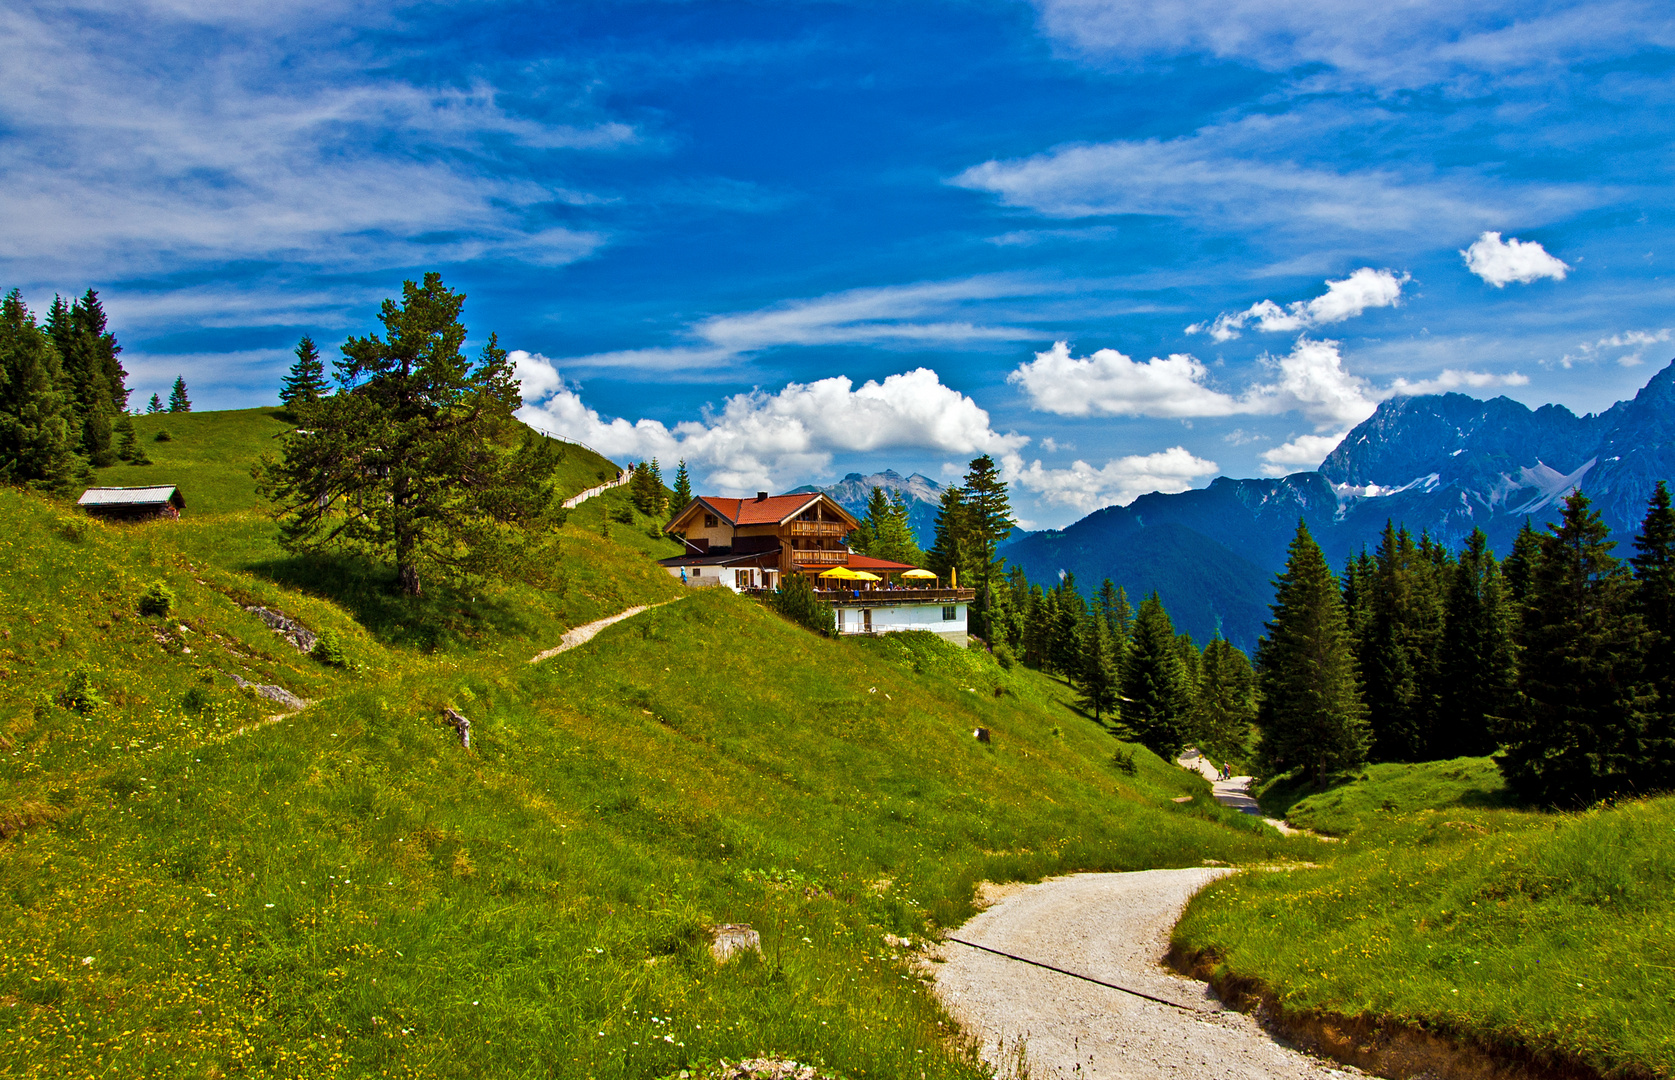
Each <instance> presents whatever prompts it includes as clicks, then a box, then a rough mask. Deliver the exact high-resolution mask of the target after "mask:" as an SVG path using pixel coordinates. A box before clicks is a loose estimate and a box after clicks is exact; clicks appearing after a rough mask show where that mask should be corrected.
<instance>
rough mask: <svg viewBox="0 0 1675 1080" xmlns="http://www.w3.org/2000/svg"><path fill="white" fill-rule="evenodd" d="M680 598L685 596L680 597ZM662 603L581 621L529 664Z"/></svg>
mask: <svg viewBox="0 0 1675 1080" xmlns="http://www.w3.org/2000/svg"><path fill="white" fill-rule="evenodd" d="M681 599H685V598H684V597H681ZM672 603H674V601H673V600H665V601H663V604H672ZM663 604H639V605H637V606H635V607H631V608H628V609H627V610H626V611H619V612H617V613H616V614H615V615H607V616H605V617H604V618H603V619H595V620H593V621H592V622H590V623H583V624H582V625H580V626H572V627H571V628H570V629H568V630H566V631H564V636H563V637H561V638H559V639H558V644H557V645H554V646H553V647H552V648H550V649H548V650H547V651H546V652H538V653H536V654H535V655H534V656H531V657H530V658H529V662H530V663H531V664H539V663H540V662H541V661H543V660H548V659H551V658H552V657H554V656H557V655H558V654H559V653H561V652H567V651H568V650H570V649H574V648H575V647H576V646H577V645H585V644H586V643H588V642H589V641H592V640H593V638H594V635H595V634H597V633H599V631H601V630H603V629H605V627H607V626H609V625H611V624H612V623H619V622H621V621H622V620H624V619H632V618H633V617H634V616H636V615H638V614H639V613H640V612H642V611H650V610H651V609H652V608H656V607H662V606H663Z"/></svg>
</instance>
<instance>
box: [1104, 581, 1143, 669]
mask: <svg viewBox="0 0 1675 1080" xmlns="http://www.w3.org/2000/svg"><path fill="white" fill-rule="evenodd" d="M1099 615H1100V618H1102V619H1104V620H1105V628H1106V629H1107V630H1109V631H1110V632H1111V642H1112V647H1113V648H1115V649H1116V650H1117V655H1118V656H1119V657H1120V656H1121V655H1122V654H1123V652H1124V651H1126V650H1127V648H1128V629H1129V626H1130V625H1131V624H1132V623H1133V622H1134V609H1133V608H1131V607H1129V606H1128V593H1127V592H1126V591H1125V590H1124V589H1123V587H1122V586H1120V585H1112V584H1111V579H1110V578H1106V579H1105V580H1104V582H1102V583H1101V584H1100V586H1099Z"/></svg>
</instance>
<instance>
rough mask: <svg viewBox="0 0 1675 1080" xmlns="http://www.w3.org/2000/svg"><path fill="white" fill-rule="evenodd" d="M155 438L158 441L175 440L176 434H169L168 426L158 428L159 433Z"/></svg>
mask: <svg viewBox="0 0 1675 1080" xmlns="http://www.w3.org/2000/svg"><path fill="white" fill-rule="evenodd" d="M153 438H154V439H155V440H156V441H157V442H173V441H174V436H172V435H170V434H169V429H168V428H158V429H157V434H156V435H155V436H154V437H153Z"/></svg>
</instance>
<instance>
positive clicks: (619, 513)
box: [611, 503, 634, 525]
mask: <svg viewBox="0 0 1675 1080" xmlns="http://www.w3.org/2000/svg"><path fill="white" fill-rule="evenodd" d="M611 520H612V521H614V522H616V523H617V524H618V525H632V524H634V508H633V507H632V506H629V505H628V504H627V503H624V504H623V505H621V506H618V507H616V508H615V509H613V510H612V511H611Z"/></svg>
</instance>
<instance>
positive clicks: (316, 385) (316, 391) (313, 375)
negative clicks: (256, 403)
mask: <svg viewBox="0 0 1675 1080" xmlns="http://www.w3.org/2000/svg"><path fill="white" fill-rule="evenodd" d="M296 354H297V362H296V363H294V364H292V365H291V371H290V374H288V375H286V376H285V379H284V381H283V382H281V383H280V384H279V401H280V404H282V405H284V406H285V408H287V409H295V408H296V407H297V406H299V405H307V404H310V403H312V402H315V401H319V400H320V398H321V397H323V396H325V393H326V389H327V384H326V365H325V363H324V361H322V360H321V359H320V350H319V349H317V348H315V347H314V339H313V338H311V337H309V336H307V335H306V334H305V335H303V338H302V340H301V341H299V342H297V347H296ZM183 389H184V387H183Z"/></svg>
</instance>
